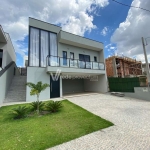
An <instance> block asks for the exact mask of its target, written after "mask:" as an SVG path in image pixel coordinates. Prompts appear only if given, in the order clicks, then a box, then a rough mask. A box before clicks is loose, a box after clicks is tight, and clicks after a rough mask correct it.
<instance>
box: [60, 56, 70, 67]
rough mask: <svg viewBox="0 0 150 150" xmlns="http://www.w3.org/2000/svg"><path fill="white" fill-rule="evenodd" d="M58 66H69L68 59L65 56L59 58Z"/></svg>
mask: <svg viewBox="0 0 150 150" xmlns="http://www.w3.org/2000/svg"><path fill="white" fill-rule="evenodd" d="M60 66H62V67H69V59H67V58H60Z"/></svg>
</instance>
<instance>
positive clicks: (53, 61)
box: [47, 56, 105, 70]
mask: <svg viewBox="0 0 150 150" xmlns="http://www.w3.org/2000/svg"><path fill="white" fill-rule="evenodd" d="M47 66H53V67H70V68H80V69H96V70H104V69H105V65H104V63H101V62H93V61H90V62H88V61H81V60H78V59H71V58H63V57H58V56H47Z"/></svg>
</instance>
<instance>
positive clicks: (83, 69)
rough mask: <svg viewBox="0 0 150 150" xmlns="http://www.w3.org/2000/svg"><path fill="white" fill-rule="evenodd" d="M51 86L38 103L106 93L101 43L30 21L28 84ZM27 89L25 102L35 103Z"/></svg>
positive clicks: (30, 19)
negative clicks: (38, 83) (77, 94)
mask: <svg viewBox="0 0 150 150" xmlns="http://www.w3.org/2000/svg"><path fill="white" fill-rule="evenodd" d="M38 81H42V82H43V83H48V84H50V87H49V88H47V89H46V90H45V91H44V92H42V93H41V95H40V100H44V99H50V98H55V97H62V96H64V95H66V94H73V93H84V92H102V93H105V92H107V81H106V70H105V59H104V49H103V43H101V42H98V41H94V40H91V39H87V38H84V37H81V36H78V35H75V34H71V33H68V32H65V31H62V29H61V27H59V26H56V25H52V24H49V23H46V22H43V21H40V20H37V19H33V18H29V51H28V67H27V82H32V83H37V82H38ZM34 100H35V97H34V96H30V88H29V87H27V92H26V101H34Z"/></svg>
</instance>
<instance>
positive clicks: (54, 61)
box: [50, 33, 58, 66]
mask: <svg viewBox="0 0 150 150" xmlns="http://www.w3.org/2000/svg"><path fill="white" fill-rule="evenodd" d="M50 55H51V56H58V52H57V35H56V34H55V33H50ZM57 63H58V58H57V57H51V59H50V65H51V66H52V65H54V64H57Z"/></svg>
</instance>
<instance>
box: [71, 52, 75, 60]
mask: <svg viewBox="0 0 150 150" xmlns="http://www.w3.org/2000/svg"><path fill="white" fill-rule="evenodd" d="M71 54H73V60H74V53H73V52H70V59H71Z"/></svg>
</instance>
